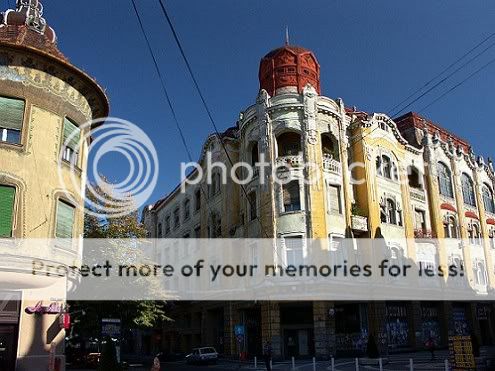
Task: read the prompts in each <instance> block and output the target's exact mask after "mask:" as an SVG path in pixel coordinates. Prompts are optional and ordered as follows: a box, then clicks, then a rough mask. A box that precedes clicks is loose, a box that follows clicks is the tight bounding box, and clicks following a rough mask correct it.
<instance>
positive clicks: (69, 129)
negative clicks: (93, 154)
mask: <svg viewBox="0 0 495 371" xmlns="http://www.w3.org/2000/svg"><path fill="white" fill-rule="evenodd" d="M68 138H70V141H69V143H68V145H67V146H68V147H69V148H70V149H72V150H73V151H74V152H79V141H80V140H81V130H80V129H79V128H78V127H77V126H76V125H75V124H74V123H73V122H72V121H70V120H69V119H67V118H66V119H65V120H64V144H65V143H66V142H67V139H68Z"/></svg>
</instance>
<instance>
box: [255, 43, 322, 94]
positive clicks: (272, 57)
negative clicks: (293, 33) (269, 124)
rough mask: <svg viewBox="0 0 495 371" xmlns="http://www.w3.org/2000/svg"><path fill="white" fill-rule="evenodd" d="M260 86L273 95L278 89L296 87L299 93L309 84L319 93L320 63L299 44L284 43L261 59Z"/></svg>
mask: <svg viewBox="0 0 495 371" xmlns="http://www.w3.org/2000/svg"><path fill="white" fill-rule="evenodd" d="M259 79H260V88H261V89H265V90H266V91H267V92H268V94H270V95H271V96H274V95H275V94H276V92H277V90H278V89H280V88H285V87H296V88H297V91H298V92H299V93H302V90H303V89H304V87H305V86H306V84H308V83H309V84H311V85H312V86H313V87H314V88H315V89H316V91H317V92H318V94H320V65H319V64H318V60H317V59H316V57H315V55H314V54H313V52H311V51H310V50H308V49H305V48H301V47H299V46H293V45H285V46H283V47H281V48H278V49H275V50H272V51H271V52H270V53H268V54H267V55H265V56H264V57H263V58H262V59H261V63H260V72H259Z"/></svg>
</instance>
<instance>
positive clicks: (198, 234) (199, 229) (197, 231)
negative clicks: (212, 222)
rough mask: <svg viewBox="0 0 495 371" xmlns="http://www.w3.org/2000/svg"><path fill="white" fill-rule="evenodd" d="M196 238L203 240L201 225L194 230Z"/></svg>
mask: <svg viewBox="0 0 495 371" xmlns="http://www.w3.org/2000/svg"><path fill="white" fill-rule="evenodd" d="M194 238H201V227H200V226H199V225H198V226H197V227H196V228H194Z"/></svg>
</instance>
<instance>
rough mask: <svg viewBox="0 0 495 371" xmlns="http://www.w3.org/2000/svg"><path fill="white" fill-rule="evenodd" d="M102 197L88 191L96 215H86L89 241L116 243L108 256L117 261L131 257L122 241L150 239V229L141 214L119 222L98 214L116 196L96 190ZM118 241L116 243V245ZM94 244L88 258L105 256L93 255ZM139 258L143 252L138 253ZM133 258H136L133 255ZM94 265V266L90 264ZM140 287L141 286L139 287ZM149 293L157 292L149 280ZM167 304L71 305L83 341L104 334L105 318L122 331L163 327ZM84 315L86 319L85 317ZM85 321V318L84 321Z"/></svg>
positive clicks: (87, 252) (128, 216)
mask: <svg viewBox="0 0 495 371" xmlns="http://www.w3.org/2000/svg"><path fill="white" fill-rule="evenodd" d="M93 189H94V190H95V191H96V192H97V193H98V195H99V196H101V197H97V195H95V194H94V193H92V192H90V191H87V200H88V201H89V202H88V205H87V208H88V209H89V210H90V211H93V213H86V214H85V218H84V219H85V220H84V238H85V239H113V240H112V251H108V252H105V254H108V255H112V256H114V257H116V258H117V260H118V259H119V258H122V256H124V257H125V256H129V255H132V253H130V252H129V244H128V243H125V242H124V243H122V244H119V242H118V240H119V239H120V240H124V241H127V240H128V239H135V240H139V239H142V238H145V237H146V229H145V228H144V226H143V224H142V223H140V222H139V220H138V213H137V211H129V213H127V214H126V215H123V216H120V217H117V218H107V217H105V216H104V215H102V216H100V215H98V212H97V211H98V210H103V209H104V208H111V205H110V203H111V201H113V200H115V197H113V196H112V189H111V187H105V189H103V188H101V187H97V186H93ZM114 240H115V241H114ZM92 248H94V244H89V246H86V247H85V252H84V255H85V256H89V257H90V258H88V259H91V257H94V256H102V254H101V252H100V251H91V249H92ZM136 251H137V252H136V254H137V253H139V249H136ZM131 258H135V255H133V256H132V257H131ZM86 263H88V262H86ZM89 263H90V262H89ZM138 284H139V283H138ZM144 285H146V286H147V287H146V289H153V283H150V282H149V280H148V281H146V282H144ZM165 304H166V303H165V302H164V301H151V300H150V301H118V302H116V301H75V302H70V303H69V307H70V311H71V312H73V313H75V314H74V317H75V318H77V319H78V321H77V332H78V333H79V335H81V336H82V337H94V336H95V335H96V334H99V333H100V323H101V319H102V318H119V319H121V324H122V327H123V328H124V329H125V328H133V327H134V328H136V327H137V328H153V327H157V326H160V325H161V323H162V322H163V321H166V320H169V318H168V317H167V316H166V315H165ZM83 314H84V315H83ZM83 317H84V318H83Z"/></svg>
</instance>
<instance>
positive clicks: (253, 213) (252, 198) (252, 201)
mask: <svg viewBox="0 0 495 371" xmlns="http://www.w3.org/2000/svg"><path fill="white" fill-rule="evenodd" d="M248 200H249V202H248V206H249V220H255V219H256V217H257V216H258V212H257V207H256V206H257V205H256V192H251V193H250V194H249V196H248Z"/></svg>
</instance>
